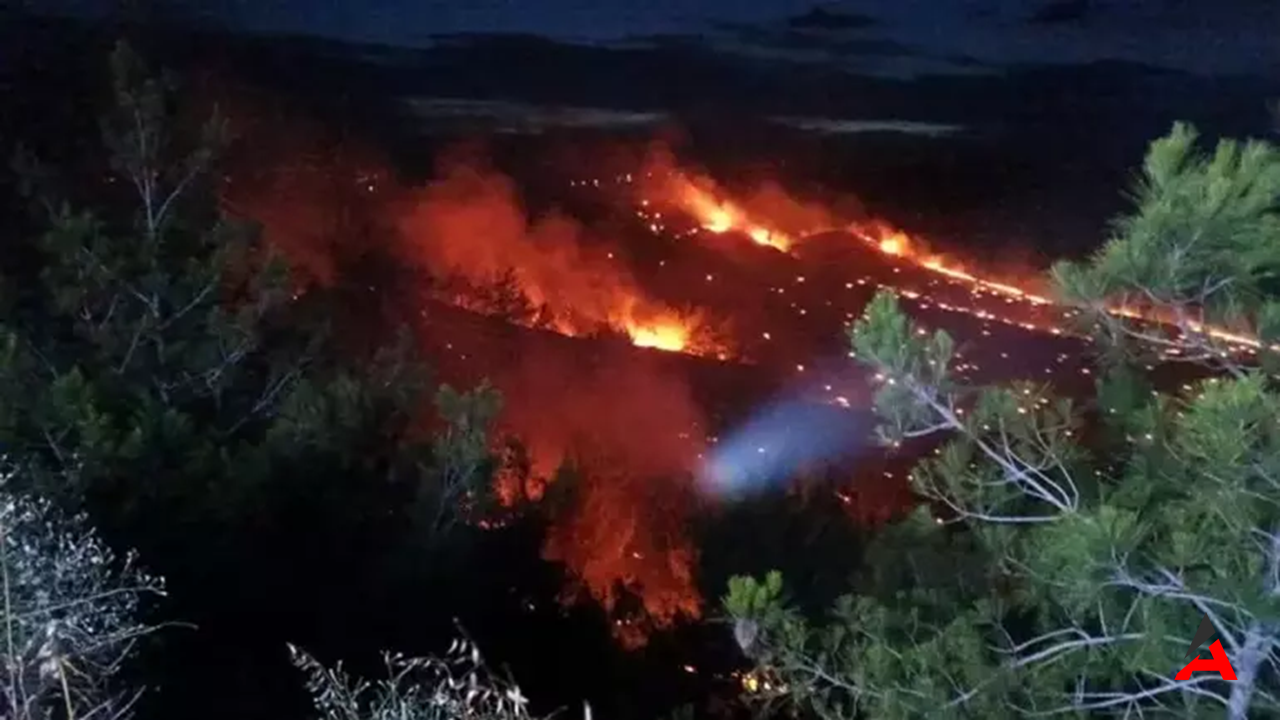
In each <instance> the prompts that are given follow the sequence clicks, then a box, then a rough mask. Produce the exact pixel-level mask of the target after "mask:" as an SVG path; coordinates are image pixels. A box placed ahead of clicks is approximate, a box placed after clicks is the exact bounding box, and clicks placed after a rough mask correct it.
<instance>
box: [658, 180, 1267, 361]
mask: <svg viewBox="0 0 1280 720" xmlns="http://www.w3.org/2000/svg"><path fill="white" fill-rule="evenodd" d="M666 169H667V171H668V172H669V173H670V174H671V177H670V178H669V179H668V180H667V182H666V183H665V186H660V187H661V188H662V189H661V190H660V192H662V193H663V197H662V201H665V202H666V203H669V204H674V205H675V206H677V207H678V208H680V209H681V210H683V211H684V212H686V213H688V214H689V215H691V216H692V217H694V218H696V220H697V222H698V223H699V225H700V227H701V228H702V229H704V230H706V231H707V232H711V233H714V234H724V233H728V232H737V233H741V234H743V235H745V236H747V237H749V238H751V240H752V241H754V242H755V243H756V244H759V245H763V246H767V247H771V248H774V249H775V250H778V251H780V252H784V253H785V252H791V251H792V250H793V249H794V248H795V247H796V245H797V244H798V242H799V240H798V238H803V237H806V236H808V235H814V234H818V233H821V232H825V231H830V230H843V231H845V232H847V233H849V234H850V235H853V236H854V237H857V238H859V239H861V240H862V241H864V242H866V243H867V244H868V245H869V246H871V247H872V248H874V249H876V250H878V251H879V252H881V253H883V254H885V255H889V256H892V257H897V258H902V259H904V260H907V261H909V262H912V263H914V264H915V265H917V266H918V267H921V268H924V269H926V270H929V271H931V272H933V273H937V274H939V275H944V276H946V277H948V278H951V279H953V280H959V281H961V282H963V283H966V284H968V285H970V286H972V287H974V288H980V289H983V290H987V291H990V292H994V293H999V294H1001V295H1004V296H1007V297H1010V298H1016V299H1019V300H1023V301H1025V302H1028V303H1031V304H1033V305H1042V306H1049V305H1056V304H1058V303H1056V302H1055V301H1054V300H1052V299H1051V298H1048V297H1045V296H1043V295H1040V294H1037V293H1035V292H1034V291H1031V290H1029V289H1027V288H1025V287H1020V286H1018V285H1016V284H1014V283H1012V282H1006V281H1000V280H994V279H991V278H988V277H983V276H981V275H978V274H977V273H975V272H973V271H970V270H968V269H967V268H966V267H964V266H963V265H962V264H960V263H957V262H955V261H954V260H949V259H947V258H944V257H943V256H941V255H937V254H932V253H930V252H929V251H928V250H927V249H926V246H925V244H924V243H923V242H921V241H920V240H919V239H917V238H912V237H911V236H910V235H908V234H907V233H906V232H904V231H902V230H900V229H897V228H894V227H892V226H890V225H888V224H887V223H884V222H883V221H880V220H873V221H868V222H857V223H851V224H846V225H844V226H843V227H840V226H838V225H836V224H834V222H833V223H832V224H830V225H828V226H826V227H809V228H804V229H802V231H800V232H796V231H792V232H788V231H787V230H784V229H782V228H781V227H780V223H777V222H774V221H771V220H770V219H769V218H767V217H766V218H762V217H760V215H758V214H753V213H750V212H748V210H747V209H746V208H745V207H744V206H743V205H742V204H739V203H735V202H733V201H732V200H729V199H727V198H725V197H720V196H718V194H717V192H718V190H717V189H716V188H717V186H716V184H715V183H714V181H712V180H711V179H709V178H706V177H697V176H694V175H692V174H690V173H688V172H687V171H685V170H683V169H679V168H672V167H667V168H666ZM1103 309H1104V311H1105V312H1107V313H1109V314H1111V315H1114V316H1116V317H1122V318H1127V319H1131V320H1139V321H1142V322H1147V323H1154V324H1159V325H1164V326H1171V327H1181V328H1185V329H1186V330H1188V331H1190V332H1192V333H1198V334H1203V335H1206V336H1208V337H1211V338H1214V339H1216V340H1219V341H1222V342H1225V343H1228V344H1230V345H1233V346H1236V347H1237V348H1242V349H1252V350H1256V349H1259V348H1261V347H1262V343H1261V342H1260V341H1259V340H1258V339H1257V338H1256V337H1254V336H1252V335H1249V334H1246V333H1241V332H1235V331H1232V330H1229V329H1227V328H1222V327H1217V326H1213V325H1208V324H1205V323H1201V322H1196V321H1194V320H1189V319H1186V318H1178V317H1175V316H1174V314H1172V313H1170V312H1168V311H1165V310H1164V309H1161V308H1137V307H1133V306H1128V305H1118V304H1112V305H1108V306H1106V307H1105V308H1103ZM1017 324H1020V325H1025V323H1017ZM1045 329H1047V330H1048V331H1050V332H1052V333H1053V334H1058V335H1061V334H1066V332H1067V329H1066V328H1064V327H1061V326H1054V327H1050V328H1045ZM1271 349H1273V350H1280V346H1272V348H1271Z"/></svg>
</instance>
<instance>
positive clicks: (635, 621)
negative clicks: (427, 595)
mask: <svg viewBox="0 0 1280 720" xmlns="http://www.w3.org/2000/svg"><path fill="white" fill-rule="evenodd" d="M496 383H497V385H498V387H500V388H502V390H503V394H504V397H506V398H508V400H509V407H510V411H509V412H507V413H506V414H505V416H504V418H503V422H504V425H505V426H506V427H507V428H508V429H510V430H511V431H512V432H513V433H515V434H516V435H518V436H519V437H521V438H523V439H524V442H525V444H526V447H527V448H528V452H529V460H530V465H531V469H532V474H533V475H534V476H536V477H541V478H549V477H551V476H552V475H553V474H554V473H555V472H556V471H557V470H558V469H559V466H560V465H561V463H563V462H565V461H568V462H569V463H570V464H571V465H572V466H573V473H572V474H571V476H572V482H574V486H573V487H572V488H569V489H568V491H569V493H570V495H571V497H572V501H571V504H570V507H569V508H567V512H565V513H564V514H563V515H562V516H561V517H559V518H558V519H557V521H556V522H555V524H554V526H553V527H552V528H551V530H550V531H549V535H548V537H547V540H546V544H545V546H544V548H543V555H544V557H546V558H547V559H549V560H553V561H557V562H561V563H564V565H565V566H566V568H567V569H568V571H569V573H570V575H571V577H572V578H573V579H574V580H575V585H574V588H573V589H574V590H576V589H580V590H581V591H582V592H583V593H584V594H585V595H587V596H589V597H591V598H593V599H595V600H596V601H598V602H599V603H600V604H601V605H602V606H603V607H604V609H605V610H606V611H607V612H608V613H609V614H610V616H611V617H612V618H613V620H614V621H615V623H614V628H613V629H614V632H615V634H616V635H617V636H618V637H619V639H620V640H622V641H623V642H624V643H625V644H627V645H628V646H631V647H635V646H637V645H639V644H642V643H643V642H644V640H646V639H647V637H648V633H649V631H651V630H654V629H661V628H665V627H669V626H670V625H671V624H673V623H674V622H676V621H677V620H678V619H680V618H692V619H696V618H697V617H698V616H699V614H700V612H701V602H702V598H701V596H700V594H699V592H698V589H697V586H696V584H695V582H694V567H695V563H696V559H697V553H696V551H695V549H694V547H693V544H692V542H691V541H690V539H689V537H688V533H687V530H686V523H687V521H688V518H689V516H690V514H691V513H692V512H693V509H694V504H695V498H694V492H693V484H692V482H691V481H689V480H688V477H689V471H690V470H691V469H692V468H693V467H694V463H695V462H696V461H697V456H698V453H699V452H701V450H702V449H703V441H702V440H703V438H702V432H701V428H702V427H703V422H704V421H703V418H702V415H701V412H700V411H699V410H698V406H697V404H696V403H695V402H694V400H693V397H692V395H691V392H690V390H689V387H688V385H687V383H686V382H685V381H684V380H683V379H681V378H679V377H677V376H674V375H672V374H670V373H667V372H663V371H662V370H661V369H659V368H658V367H657V366H655V365H654V364H653V363H652V362H651V361H650V359H649V358H646V357H637V356H636V355H635V353H628V352H623V351H620V350H613V351H608V350H606V351H604V352H601V353H600V354H598V355H596V356H595V357H593V358H591V359H590V360H584V359H582V358H572V357H569V356H567V355H566V354H559V353H556V352H554V351H553V350H551V349H545V350H539V349H537V348H533V349H531V351H530V352H527V353H525V354H524V355H523V356H522V358H521V361H520V363H519V365H518V366H517V367H515V368H513V369H512V370H511V371H509V372H507V373H504V374H502V375H501V376H500V377H498V378H497V379H496ZM534 487H535V488H540V487H541V483H534ZM530 499H535V498H530ZM577 596H578V594H577V593H576V592H570V593H569V594H568V595H567V596H566V600H573V599H575V598H576V597H577ZM628 599H632V600H635V602H636V603H638V607H627V606H626V600H628Z"/></svg>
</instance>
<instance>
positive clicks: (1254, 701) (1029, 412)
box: [725, 125, 1280, 719]
mask: <svg viewBox="0 0 1280 720" xmlns="http://www.w3.org/2000/svg"><path fill="white" fill-rule="evenodd" d="M1196 139H1197V136H1196V134H1195V132H1194V131H1193V130H1192V129H1191V128H1189V127H1187V126H1184V125H1178V126H1176V127H1175V128H1174V130H1173V132H1172V133H1171V134H1170V135H1169V136H1168V137H1166V138H1163V139H1161V140H1158V141H1156V142H1155V143H1153V145H1152V147H1151V150H1150V153H1149V154H1148V157H1147V160H1146V163H1145V166H1144V175H1143V181H1142V183H1141V184H1140V185H1139V187H1138V190H1137V192H1136V193H1135V197H1134V200H1135V203H1136V208H1135V210H1134V211H1133V212H1132V213H1131V214H1129V215H1127V216H1125V217H1124V218H1121V219H1120V221H1118V222H1117V223H1116V234H1115V236H1114V237H1113V238H1112V239H1111V240H1110V241H1109V242H1108V243H1107V244H1106V245H1105V246H1104V247H1103V248H1102V249H1101V250H1100V251H1099V252H1098V253H1097V254H1096V255H1095V256H1094V257H1093V258H1092V259H1091V260H1090V261H1089V262H1088V263H1086V264H1082V265H1075V264H1060V265H1059V266H1057V267H1056V268H1055V271H1054V274H1055V277H1056V279H1057V281H1058V283H1059V286H1060V290H1061V294H1062V295H1063V296H1064V297H1065V298H1067V299H1069V300H1071V301H1072V302H1075V303H1076V304H1078V305H1079V306H1080V307H1081V308H1083V309H1084V310H1086V315H1088V316H1089V319H1090V320H1092V321H1094V322H1097V323H1099V324H1101V325H1102V326H1103V327H1104V328H1105V329H1106V331H1107V332H1105V333H1104V334H1103V337H1102V339H1103V340H1104V341H1105V343H1104V347H1102V348H1101V349H1100V352H1099V356H1098V359H1099V361H1100V364H1101V365H1102V368H1101V370H1102V372H1101V373H1100V376H1101V378H1102V379H1101V381H1100V382H1099V383H1098V386H1097V396H1096V398H1094V402H1093V403H1092V405H1088V406H1081V405H1080V404H1079V403H1073V402H1069V401H1068V400H1066V399H1064V398H1060V397H1057V396H1055V394H1054V392H1053V389H1052V388H1051V387H1043V386H1034V385H1029V384H1017V383H1015V384H1009V385H1004V386H996V387H967V386H965V385H963V384H961V383H959V382H957V381H956V380H954V379H953V376H952V375H951V373H950V368H949V367H948V366H947V361H948V360H949V358H950V357H951V353H952V343H951V341H950V339H949V338H947V337H946V336H945V335H943V334H941V333H936V334H932V335H931V334H929V333H928V332H927V331H925V330H924V329H922V328H917V327H916V326H915V324H914V323H912V322H911V321H910V319H909V318H907V316H906V315H905V313H903V311H902V310H901V308H900V307H899V305H898V303H897V301H896V299H895V298H894V297H893V296H892V295H891V294H889V293H883V292H882V293H881V294H880V295H878V296H877V297H876V298H875V299H874V300H873V301H872V303H871V304H870V305H869V306H868V307H867V309H866V311H865V312H864V314H863V316H862V317H861V319H859V320H858V322H856V323H855V324H854V327H853V328H852V331H851V337H850V340H851V346H852V348H853V351H854V355H855V357H856V358H857V359H858V360H859V361H860V362H862V363H864V364H866V365H868V366H869V367H870V368H871V369H873V370H874V372H875V373H876V374H877V375H876V377H877V379H878V380H879V381H880V382H881V389H880V392H879V393H878V394H877V396H876V409H877V412H878V413H879V414H880V416H881V418H882V421H883V423H882V424H883V427H882V434H883V437H884V438H885V440H886V441H887V442H891V443H892V442H898V441H899V440H900V439H901V438H904V437H915V436H921V435H928V434H933V433H943V434H944V435H943V437H944V442H943V444H942V445H941V446H940V447H939V449H938V452H937V453H936V454H935V455H933V456H932V457H928V458H925V459H924V460H922V461H920V462H919V463H918V465H917V467H916V468H915V470H914V472H913V482H914V484H915V487H916V489H917V490H918V491H919V492H920V493H921V495H922V496H923V498H924V499H926V500H927V501H929V502H930V503H931V504H932V505H934V506H935V507H940V508H941V509H942V510H943V516H944V517H945V518H947V521H946V522H945V523H943V522H942V521H935V520H933V518H932V517H931V515H930V513H929V512H927V511H926V510H925V508H923V507H922V508H921V509H920V511H919V512H917V513H916V514H914V515H913V516H912V517H911V518H908V519H907V520H905V521H903V522H902V523H901V524H900V525H899V526H898V527H896V528H894V529H892V530H891V531H890V532H888V533H886V536H885V537H886V541H889V542H896V543H899V544H901V545H904V546H905V547H906V548H909V549H906V550H902V551H901V552H900V553H897V554H895V553H893V552H886V551H885V550H883V549H881V550H879V551H876V552H873V553H870V554H869V556H868V559H869V562H871V563H877V564H884V563H886V562H888V563H890V564H891V565H892V569H890V570H878V569H877V570H873V571H872V572H870V573H868V576H869V578H870V581H869V582H863V584H861V585H859V586H855V590H854V593H853V594H852V595H850V596H849V597H848V598H845V599H843V600H842V601H841V602H840V603H838V604H837V607H836V608H835V610H834V612H833V613H832V614H831V616H830V617H828V618H825V619H823V620H822V622H818V623H815V622H813V621H811V620H809V619H807V618H803V617H801V616H799V614H798V613H797V612H796V611H795V610H794V609H793V608H792V606H790V605H789V604H788V603H787V602H786V601H785V600H784V599H783V597H782V594H781V593H782V588H781V584H780V582H779V580H780V578H778V577H777V576H771V577H770V578H769V579H768V580H766V581H765V582H764V583H763V584H762V583H758V582H755V581H749V580H743V579H738V580H735V581H734V583H733V584H731V588H730V594H729V596H728V597H727V598H726V601H725V607H726V610H727V611H728V612H729V614H730V615H731V616H732V617H734V619H735V622H736V623H737V626H738V627H739V628H743V627H745V628H747V629H749V630H750V632H749V633H742V632H740V636H739V641H740V642H741V641H742V639H743V637H749V639H750V643H746V644H744V648H747V649H748V650H749V653H750V655H751V656H752V657H753V658H754V659H755V660H756V661H757V662H758V663H759V664H760V665H761V672H767V673H772V674H773V677H775V678H776V679H777V681H778V685H779V686H782V687H785V688H786V692H785V693H783V695H785V697H786V698H788V699H790V700H791V701H793V702H796V703H799V704H800V705H802V706H803V707H805V708H807V709H808V710H810V711H812V712H813V713H814V714H815V715H817V716H818V717H822V718H852V717H876V718H880V717H890V718H925V717H928V718H946V717H972V718H986V717H1015V716H1016V717H1023V716H1027V715H1033V714H1066V715H1075V716H1085V715H1093V714H1108V715H1110V714H1117V715H1119V714H1124V715H1142V714H1144V713H1159V714H1161V716H1164V717H1185V718H1193V717H1194V718H1199V717H1208V716H1222V715H1225V716H1226V717H1229V718H1233V719H1243V718H1245V717H1271V716H1274V715H1276V714H1277V713H1280V687H1277V686H1276V684H1275V679H1274V678H1275V672H1276V670H1277V669H1280V655H1278V654H1277V649H1278V648H1280V629H1278V628H1280V575H1277V571H1276V568H1277V567H1280V515H1278V514H1277V510H1278V504H1277V501H1276V498H1277V497H1280V483H1278V482H1277V481H1278V480H1280V475H1278V474H1277V472H1280V444H1277V440H1278V439H1280V437H1278V435H1280V425H1277V421H1276V418H1277V417H1280V392H1277V388H1276V387H1275V384H1274V378H1273V377H1272V376H1270V375H1269V374H1268V372H1267V371H1268V369H1269V366H1268V365H1267V361H1268V358H1266V357H1265V356H1266V355H1268V354H1270V353H1267V352H1262V353H1255V354H1253V355H1250V354H1248V353H1241V352H1239V346H1240V345H1243V344H1244V343H1243V342H1241V341H1240V340H1237V339H1232V338H1229V337H1227V336H1226V335H1225V334H1224V333H1222V332H1218V331H1215V330H1213V329H1212V328H1210V327H1208V326H1206V324H1205V323H1209V324H1212V325H1214V326H1225V327H1226V328H1228V329H1229V330H1230V331H1231V332H1232V333H1235V334H1242V333H1246V334H1260V335H1262V337H1263V344H1264V345H1265V343H1266V342H1267V341H1268V340H1267V339H1268V338H1270V337H1271V336H1272V335H1271V333H1272V332H1273V331H1272V330H1271V329H1270V328H1272V327H1274V326H1275V324H1276V322H1275V321H1276V319H1277V318H1280V310H1277V307H1278V303H1280V295H1278V294H1277V289H1278V288H1277V286H1276V284H1275V272H1276V269H1277V267H1280V216H1278V215H1277V209H1278V208H1280V151H1277V149H1276V148H1275V147H1274V146H1272V145H1270V144H1268V143H1264V142H1257V141H1251V142H1247V143H1240V142H1235V141H1229V140H1224V141H1222V142H1220V143H1219V144H1218V146H1217V148H1216V150H1215V151H1214V152H1213V153H1211V154H1204V153H1200V152H1198V151H1197V150H1196ZM1116 308H1127V309H1129V310H1132V309H1141V310H1144V311H1145V312H1146V313H1147V314H1148V315H1149V316H1150V315H1152V314H1154V315H1157V316H1158V317H1160V318H1161V319H1162V320H1163V321H1164V323H1165V327H1164V328H1163V329H1162V328H1159V327H1157V326H1156V324H1155V323H1152V322H1149V321H1148V322H1136V321H1134V320H1133V319H1132V318H1131V317H1129V316H1131V315H1132V313H1117V312H1112V310H1115V309H1116ZM1259 355H1261V356H1263V357H1258V356H1259ZM1251 358H1252V359H1251ZM1153 360H1155V361H1159V362H1164V363H1166V364H1167V363H1170V362H1178V361H1188V360H1190V361H1195V362H1197V363H1200V364H1204V365H1207V366H1208V367H1209V368H1210V369H1211V370H1212V371H1214V372H1213V373H1212V376H1211V377H1209V378H1207V379H1203V380H1198V381H1188V380H1187V379H1186V378H1185V377H1182V379H1180V380H1175V381H1174V382H1173V383H1169V382H1168V381H1167V380H1165V381H1162V380H1160V379H1159V378H1161V377H1164V378H1167V377H1169V376H1170V375H1169V373H1168V372H1165V373H1163V374H1160V375H1157V374H1152V375H1147V374H1144V373H1143V372H1140V371H1139V369H1138V368H1143V367H1148V368H1149V367H1150V366H1151V365H1152V364H1153ZM1173 377H1178V375H1177V374H1176V373H1175V374H1174V375H1173ZM930 537H932V539H930ZM942 538H946V540H945V541H942ZM961 538H962V539H963V540H961ZM882 547H883V546H882ZM904 555H905V556H906V557H904ZM922 555H925V556H928V557H929V558H932V559H933V562H921V561H920V560H919V558H920V557H921V556H922ZM913 556H914V557H913ZM939 558H944V559H945V558H951V559H953V564H952V565H951V566H950V567H948V566H947V565H946V564H945V561H944V562H942V563H939V562H938V559H939ZM983 569H985V570H983ZM952 572H954V574H955V575H956V576H957V578H956V581H950V578H949V577H948V575H949V573H952ZM939 576H941V578H942V579H940V578H939ZM1206 614H1207V615H1208V616H1209V617H1210V619H1211V621H1212V622H1213V624H1214V627H1215V630H1216V632H1217V636H1218V638H1219V639H1220V640H1221V641H1222V644H1223V646H1224V647H1225V649H1226V651H1227V653H1228V655H1229V657H1230V658H1231V661H1232V663H1233V666H1234V668H1235V671H1236V673H1237V676H1238V677H1239V680H1238V681H1236V682H1235V683H1225V682H1222V681H1221V680H1220V679H1219V678H1217V677H1216V676H1214V675H1205V674H1201V675H1196V676H1193V678H1192V680H1190V681H1185V682H1177V681H1175V680H1174V679H1173V675H1174V674H1175V672H1176V670H1177V669H1178V668H1179V667H1180V666H1181V665H1182V664H1184V662H1185V660H1184V658H1183V655H1184V653H1185V649H1186V647H1187V645H1188V644H1189V640H1190V636H1191V634H1192V633H1193V631H1194V630H1195V628H1196V627H1197V626H1198V624H1199V620H1200V618H1201V616H1202V615H1206ZM775 699H776V698H775Z"/></svg>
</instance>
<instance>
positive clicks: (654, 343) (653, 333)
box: [627, 323, 689, 352]
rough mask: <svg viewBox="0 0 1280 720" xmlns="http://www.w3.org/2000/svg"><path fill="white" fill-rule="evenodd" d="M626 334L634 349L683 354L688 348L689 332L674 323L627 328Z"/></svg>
mask: <svg viewBox="0 0 1280 720" xmlns="http://www.w3.org/2000/svg"><path fill="white" fill-rule="evenodd" d="M627 334H628V335H629V336H630V337H631V342H632V344H634V345H635V346H636V347H642V348H653V349H655V350H666V351H667V352H684V351H685V349H686V348H687V347H688V346H689V330H688V329H687V328H685V327H684V326H682V325H679V324H676V323H663V324H659V325H650V326H647V327H629V328H627Z"/></svg>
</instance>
